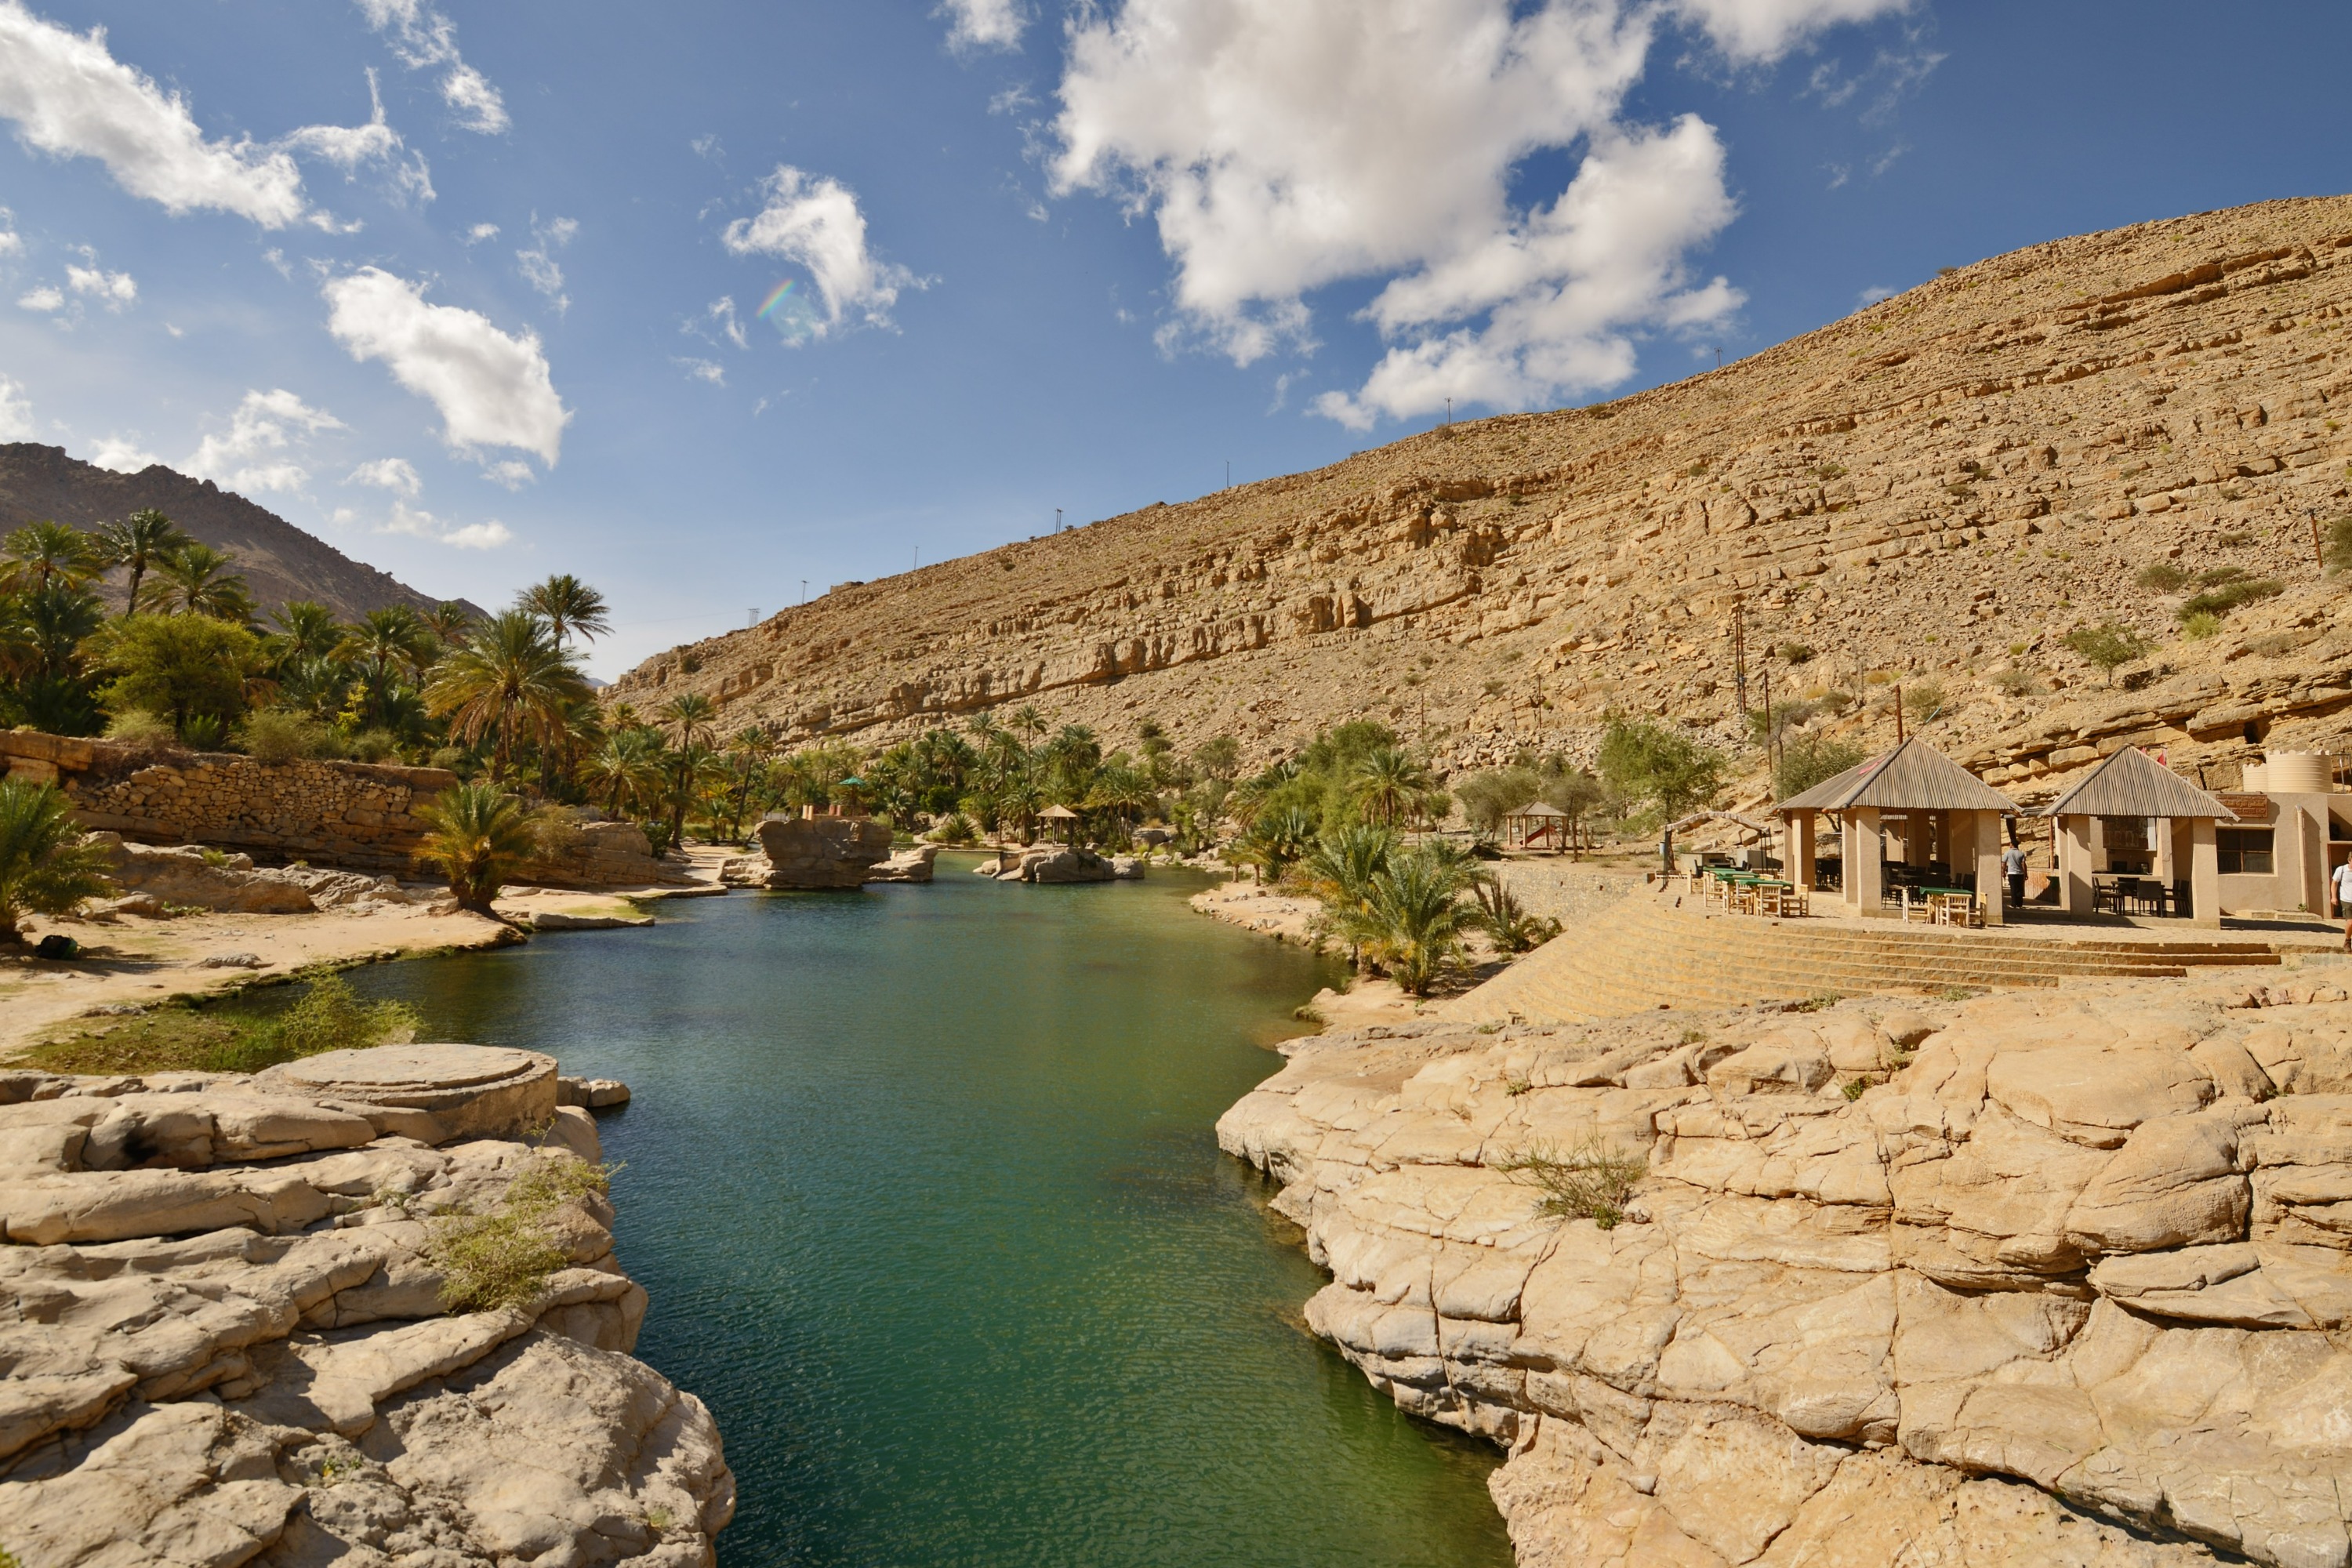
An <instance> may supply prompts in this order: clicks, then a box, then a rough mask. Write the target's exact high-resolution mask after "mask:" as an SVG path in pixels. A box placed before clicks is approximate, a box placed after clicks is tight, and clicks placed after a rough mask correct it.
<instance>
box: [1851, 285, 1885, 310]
mask: <svg viewBox="0 0 2352 1568" xmlns="http://www.w3.org/2000/svg"><path fill="white" fill-rule="evenodd" d="M1893 298H1895V290H1894V289H1889V288H1887V287H1886V286H1885V284H1873V285H1872V286H1871V287H1869V288H1867V289H1864V290H1863V291H1862V292H1861V293H1859V294H1857V295H1855V296H1854V297H1853V308H1854V309H1855V310H1867V309H1869V308H1870V307H1871V306H1873V305H1875V304H1877V303H1878V302H1879V301H1880V300H1892V299H1893Z"/></svg>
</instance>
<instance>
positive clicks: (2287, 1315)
mask: <svg viewBox="0 0 2352 1568" xmlns="http://www.w3.org/2000/svg"><path fill="white" fill-rule="evenodd" d="M1487 1027H1488V1028H1490V1029H1494V1030H1495V1032H1493V1033H1489V1034H1482V1033H1480V1032H1479V1030H1478V1027H1477V1026H1476V1025H1475V1023H1474V1022H1472V1021H1469V1020H1451V1019H1447V1020H1433V1019H1413V1020H1410V1021H1404V1022H1399V1023H1393V1024H1386V1025H1382V1026H1377V1027H1367V1028H1363V1029H1360V1030H1356V1031H1352V1032H1349V1033H1344V1034H1331V1035H1326V1036H1323V1037H1318V1038H1315V1039H1311V1040H1303V1041H1295V1042H1292V1043H1291V1044H1290V1045H1288V1046H1286V1047H1284V1049H1285V1051H1286V1054H1287V1055H1288V1056H1289V1058H1290V1061H1289V1064H1288V1065H1287V1066H1286V1068H1284V1069H1283V1070H1282V1071H1281V1072H1280V1073H1278V1074H1276V1076H1275V1077H1273V1078H1272V1079H1268V1080H1267V1081H1266V1082H1265V1084H1263V1085H1261V1086H1260V1087H1259V1088H1258V1089H1256V1090H1255V1091H1254V1092H1253V1093H1252V1094H1250V1095H1249V1096H1248V1097H1247V1098H1245V1099H1244V1100H1242V1101H1241V1102H1240V1103H1239V1104H1238V1105H1236V1106H1234V1108H1233V1109H1232V1110H1229V1111H1228V1112H1227V1113H1226V1115H1225V1117H1224V1118H1223V1121H1220V1122H1219V1124H1218V1135H1219V1141H1220V1142H1221V1143H1222V1144H1223V1147H1224V1148H1226V1149H1227V1150H1228V1151H1230V1152H1234V1153H1236V1154H1238V1155H1241V1156H1242V1157H1244V1158H1245V1159H1248V1160H1249V1161H1251V1162H1252V1163H1255V1164H1257V1165H1259V1166H1260V1167H1262V1168H1264V1169H1265V1170H1266V1171H1267V1172H1268V1173H1271V1174H1273V1175H1274V1176H1276V1178H1277V1179H1279V1180H1280V1181H1282V1182H1283V1184H1284V1186H1283V1189H1282V1191H1281V1193H1280V1194H1279V1195H1278V1196H1277V1197H1276V1199H1275V1201H1274V1207H1275V1208H1276V1210H1277V1211H1279V1212H1280V1213H1282V1214H1283V1215H1286V1217H1288V1218H1290V1219H1292V1220H1294V1221H1296V1222H1297V1224H1299V1225H1300V1226H1302V1227H1303V1228H1304V1232H1305V1237H1306V1244H1307V1250H1308V1253H1309V1255H1310V1256H1311V1257H1312V1258H1314V1259H1315V1260H1316V1261H1317V1262H1318V1263H1319V1264H1321V1265H1322V1266H1323V1267H1324V1268H1328V1270H1329V1271H1330V1274H1331V1282H1330V1284H1329V1285H1328V1286H1327V1287H1326V1288H1325V1289H1323V1290H1321V1291H1320V1292H1318V1294H1317V1295H1316V1296H1315V1297H1314V1299H1313V1300H1310V1301H1309V1302H1308V1303H1307V1311H1306V1318H1307V1324H1308V1326H1309V1327H1310V1328H1311V1329H1313V1330H1314V1331H1316V1332H1318V1333H1319V1334H1322V1335H1324V1336H1325V1337H1327V1338H1328V1339H1330V1340H1331V1341H1332V1342H1334V1343H1335V1344H1336V1345H1337V1346H1338V1347H1339V1350H1340V1352H1341V1353H1342V1354H1343V1355H1345V1356H1346V1357H1347V1358H1348V1359H1349V1360H1350V1361H1351V1362H1354V1363H1356V1364H1357V1365H1358V1366H1360V1368H1362V1369H1363V1371H1364V1372H1365V1373H1366V1374H1367V1375H1368V1376H1370V1378H1371V1379H1372V1380H1373V1382H1374V1384H1375V1385H1376V1386H1377V1387H1379V1388H1380V1389H1381V1390H1382V1391H1383V1392H1385V1393H1387V1394H1390V1395H1391V1397H1393V1398H1394V1399H1395V1400H1396V1401H1397V1402H1398V1403H1399V1404H1400V1405H1402V1406H1404V1407H1405V1408H1406V1409H1407V1410H1410V1411H1412V1413H1414V1414H1416V1415H1423V1416H1425V1417H1427V1418H1429V1419H1432V1420H1435V1421H1441V1422H1444V1423H1446V1424H1448V1425H1452V1426H1458V1427H1460V1428H1462V1429H1464V1430H1465V1431H1468V1432H1472V1433H1475V1434H1479V1435H1482V1436H1488V1437H1491V1438H1493V1439H1494V1440H1496V1442H1498V1443H1500V1444H1502V1445H1504V1446H1505V1447H1507V1450H1508V1452H1509V1454H1510V1456H1511V1457H1510V1458H1509V1460H1508V1462H1507V1464H1505V1466H1504V1467H1503V1468H1502V1469H1501V1470H1499V1471H1498V1472H1497V1473H1496V1477H1495V1479H1494V1481H1493V1484H1492V1489H1493V1491H1494V1494H1495V1497H1496V1501H1497V1503H1499V1504H1500V1505H1501V1507H1502V1508H1503V1510H1504V1511H1505V1514H1506V1516H1507V1521H1508V1522H1509V1525H1510V1529H1511V1534H1512V1540H1513V1544H1514V1546H1515V1548H1516V1550H1517V1558H1518V1561H1519V1562H1520V1563H1523V1564H1528V1563H1535V1564H1547V1565H1549V1564H1560V1565H1563V1568H1565V1565H1568V1564H1577V1563H1600V1562H1607V1563H1626V1564H1628V1565H1633V1564H1651V1563H1660V1564H1663V1563H1694V1564H1696V1563H1707V1564H1718V1565H1719V1564H1756V1565H1757V1568H1767V1565H1771V1564H1781V1563H1788V1564H1792V1565H1793V1564H1796V1563H1888V1562H1898V1563H1912V1562H1916V1563H1927V1562H1947V1561H1948V1562H1953V1563H1962V1562H1967V1563H1976V1562H1982V1563H2005V1564H2021V1565H2028V1568H2062V1565H2063V1568H2078V1565H2080V1564H2085V1563H2099V1564H2107V1565H2112V1568H2126V1565H2127V1564H2128V1565H2132V1568H2158V1565H2165V1568H2182V1565H2186V1564H2189V1563H2214V1562H2217V1561H2252V1562H2257V1563H2272V1564H2276V1565H2278V1568H2346V1565H2347V1563H2352V1501H2347V1498H2346V1496H2345V1494H2344V1491H2343V1488H2342V1485H2341V1478H2342V1477H2343V1476H2344V1475H2345V1474H2347V1472H2352V1424H2347V1418H2346V1412H2347V1409H2352V1349H2347V1346H2346V1344H2345V1342H2344V1339H2343V1334H2344V1331H2345V1328H2346V1326H2347V1324H2352V1090H2347V1089H2343V1088H2340V1087H2339V1085H2342V1084H2343V1083H2344V1078H2343V1073H2344V1068H2343V1063H2344V1062H2345V1061H2346V1059H2347V1054H2352V1002H2347V1001H2344V1000H2342V992H2341V991H2340V990H2339V989H2338V988H2336V987H2335V986H2333V985H2329V984H2325V983H2321V984H2309V983H2302V982H2298V983H2295V984H2284V985H2272V986H2266V987H2263V988H2261V989H2260V990H2258V991H2257V990H2252V989H2249V988H2247V987H2246V986H2245V985H2244V984H2242V983H2241V984H2237V985H2235V986H2232V985H2231V984H2230V983H2228V982H2226V981H2225V982H2218V983H2209V984H2205V985H2204V986H2202V987H2201V988H2193V987H2191V986H2190V985H2189V984H2184V983H2179V982H2166V981H2152V982H2131V983H2108V984H2104V985H2090V986H2083V987H2079V988H2069V989H2068V990H2067V991H2065V992H2063V993H2060V994H2048V993H2025V994H2006V995H1995V996H1990V997H1986V998H1981V999H1979V1000H1977V1001H1973V1002H1969V1003H1966V1004H1963V1005H1957V1006H1953V1005H1941V1006H1938V1005H1921V1004H1917V1003H1916V1002H1913V1003H1900V1004H1897V1003H1891V1002H1887V1001H1884V1000H1878V999H1861V1000H1856V1001H1849V1002H1845V1003H1843V1004H1840V1005H1837V1006H1835V1007H1833V1008H1831V1009H1828V1010H1826V1011H1822V1012H1815V1013H1812V1014H1811V1015H1809V1016H1805V1017H1804V1018H1803V1019H1802V1020H1801V1021H1800V1020H1799V1019H1797V1018H1793V1017H1791V1016H1790V1015H1788V1014H1785V1013H1782V1012H1780V1011H1778V1010H1777V1009H1773V1008H1751V1009H1744V1010H1740V1011H1737V1012H1733V1013H1727V1014H1716V1015H1699V1016H1695V1015H1692V1014H1688V1013H1676V1014H1675V1015H1673V1016H1672V1022H1667V1021H1666V1020H1664V1019H1663V1018H1648V1019H1643V1018H1635V1019H1626V1020H1622V1021H1618V1022H1613V1023H1610V1024H1605V1025H1600V1026H1590V1027H1580V1028H1558V1029H1538V1028H1528V1027H1526V1026H1503V1027H1500V1028H1496V1027H1495V1026H1492V1025H1489V1026H1487ZM1907 1047H1916V1056H1909V1055H1906V1054H1905V1049H1904V1048H1907ZM2288 1085H2295V1086H2309V1087H2308V1088H2307V1089H2287V1090H2286V1091H2285V1092H2281V1089H2283V1088H2284V1086H2288ZM1849 1096H1852V1098H1849ZM1601 1158H1606V1159H1609V1160H1613V1161H1615V1162H1617V1163H1618V1169H1619V1170H1620V1171H1621V1172H1622V1173H1623V1174H1624V1175H1625V1176H1627V1177H1628V1178H1629V1179H1630V1180H1631V1181H1632V1186H1631V1190H1630V1191H1623V1192H1618V1193H1616V1194H1611V1195H1610V1203H1609V1204H1608V1205H1601V1204H1600V1203H1599V1201H1598V1200H1597V1199H1596V1198H1595V1196H1594V1195H1593V1194H1592V1192H1591V1188H1592V1186H1593V1184H1594V1183H1595V1181H1596V1180H1597V1179H1598V1178H1597V1177H1596V1176H1595V1174H1594V1172H1595V1170H1596V1167H1595V1165H1594V1163H1593V1162H1594V1161H1595V1160H1596V1159H1601ZM1530 1161H1532V1162H1534V1163H1530ZM1547 1172H1548V1173H1549V1176H1548V1177H1547V1174H1546V1173H1547ZM1547 1182H1549V1189H1548V1186H1547ZM1548 1190H1549V1192H1550V1193H1552V1194H1562V1195H1564V1196H1566V1197H1567V1198H1568V1199H1569V1200H1570V1201H1569V1202H1568V1203H1567V1204H1566V1205H1565V1206H1566V1208H1567V1210H1568V1212H1567V1213H1561V1212H1559V1209H1557V1208H1554V1209H1549V1210H1548V1209H1547V1208H1546V1207H1544V1206H1543V1200H1544V1199H1545V1197H1546V1196H1547V1192H1548ZM1580 1192H1582V1194H1583V1195H1582V1196H1581V1197H1580V1196H1578V1194H1579V1193H1580Z"/></svg>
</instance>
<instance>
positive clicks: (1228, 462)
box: [1225, 458, 1234, 489]
mask: <svg viewBox="0 0 2352 1568" xmlns="http://www.w3.org/2000/svg"><path fill="white" fill-rule="evenodd" d="M1233 488H1234V460H1233V459H1232V458H1226V459H1225V489H1233Z"/></svg>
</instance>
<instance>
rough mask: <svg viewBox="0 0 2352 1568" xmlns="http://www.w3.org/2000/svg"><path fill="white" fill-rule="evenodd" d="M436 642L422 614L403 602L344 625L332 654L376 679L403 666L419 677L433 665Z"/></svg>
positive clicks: (394, 672)
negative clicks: (351, 623)
mask: <svg viewBox="0 0 2352 1568" xmlns="http://www.w3.org/2000/svg"><path fill="white" fill-rule="evenodd" d="M290 607H291V606H289V608H290ZM438 646H439V644H438V639H437V638H436V637H434V635H433V628H432V627H430V626H426V625H425V617H424V616H420V615H418V614H417V613H416V612H415V610H412V609H410V608H409V607H408V606H407V605H392V606H390V607H389V608H387V609H382V610H370V611H369V612H368V613H367V614H366V615H364V616H361V617H360V618H359V622H358V624H357V625H354V626H346V627H344V628H343V637H342V640H341V642H339V643H338V644H336V646H335V650H334V654H335V657H336V658H341V659H348V660H350V661H351V662H352V663H353V664H355V665H358V666H359V667H360V668H362V670H364V671H367V672H369V673H370V674H372V675H373V676H375V677H377V678H379V679H387V680H388V679H391V678H392V677H393V676H394V675H395V674H397V673H398V672H400V671H402V670H406V671H407V672H408V673H409V674H410V675H412V676H415V678H417V679H424V676H425V671H426V670H427V669H429V668H431V667H432V664H433V656H434V654H435V653H436V651H437V649H438Z"/></svg>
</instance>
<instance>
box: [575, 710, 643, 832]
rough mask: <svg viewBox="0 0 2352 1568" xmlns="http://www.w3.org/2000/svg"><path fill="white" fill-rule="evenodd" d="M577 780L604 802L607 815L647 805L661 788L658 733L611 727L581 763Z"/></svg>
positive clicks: (616, 815) (638, 808) (615, 814)
mask: <svg viewBox="0 0 2352 1568" xmlns="http://www.w3.org/2000/svg"><path fill="white" fill-rule="evenodd" d="M580 781H581V783H582V784H585V785H586V786H587V787H588V788H589V789H590V790H591V791H593V793H594V795H595V796H596V798H598V799H600V800H602V801H603V802H604V814H605V815H606V816H614V817H618V816H626V815H628V814H630V813H631V812H634V811H637V810H641V809H643V808H645V807H647V806H649V805H652V804H653V801H654V798H655V797H656V795H658V794H659V793H660V792H661V784H662V765H661V736H660V735H659V734H657V733H656V731H651V730H645V729H629V730H615V731H612V732H611V733H609V734H607V735H606V736H605V737H604V745H602V746H601V747H599V748H598V749H597V750H595V751H594V752H591V753H589V755H588V756H587V758H586V759H585V760H583V762H582V763H581V764H580Z"/></svg>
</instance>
